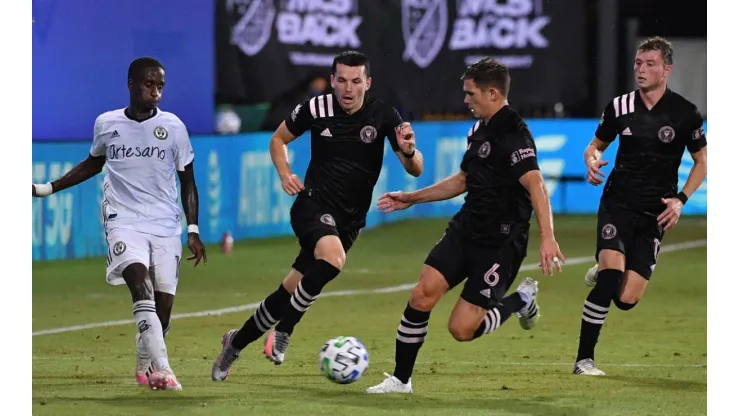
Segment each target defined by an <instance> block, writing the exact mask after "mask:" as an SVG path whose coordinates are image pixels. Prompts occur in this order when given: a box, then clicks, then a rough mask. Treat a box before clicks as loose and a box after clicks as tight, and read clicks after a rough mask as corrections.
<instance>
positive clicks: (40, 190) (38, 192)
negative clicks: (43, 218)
mask: <svg viewBox="0 0 740 416" xmlns="http://www.w3.org/2000/svg"><path fill="white" fill-rule="evenodd" d="M105 149H106V145H105V141H104V136H103V125H102V122H101V121H100V120H99V119H98V120H95V130H94V136H93V144H92V147H91V148H90V154H89V155H88V157H87V159H85V160H83V161H82V162H80V163H78V164H77V166H75V167H73V168H72V169H71V170H70V171H69V172H67V173H66V174H64V176H62V177H61V178H59V179H57V180H55V181H53V182H47V183H43V184H32V195H33V196H41V197H44V196H49V195H51V194H53V193H55V192H60V191H63V190H65V189H67V188H71V187H73V186H75V185H79V184H81V183H82V182H85V181H86V180H88V179H90V178H92V177H93V176H95V175H97V174H98V173H100V172H102V171H103V166H105Z"/></svg>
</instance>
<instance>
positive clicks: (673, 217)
mask: <svg viewBox="0 0 740 416" xmlns="http://www.w3.org/2000/svg"><path fill="white" fill-rule="evenodd" d="M660 202H662V203H663V204H664V205H665V206H666V208H665V210H664V211H663V212H662V213H661V214H660V215H659V216H658V225H660V226H661V227H663V230H670V229H671V228H673V227H675V226H676V224H678V219H679V218H680V217H681V210H682V209H683V202H681V200H680V199H678V198H661V200H660Z"/></svg>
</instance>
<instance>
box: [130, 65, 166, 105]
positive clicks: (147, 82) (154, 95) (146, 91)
mask: <svg viewBox="0 0 740 416" xmlns="http://www.w3.org/2000/svg"><path fill="white" fill-rule="evenodd" d="M128 90H129V94H130V97H131V104H132V105H135V106H137V107H138V108H140V109H142V110H152V109H154V108H156V107H157V105H159V102H160V101H161V100H162V91H163V90H164V66H163V65H162V63H161V62H159V61H158V60H156V59H154V58H149V57H142V58H136V59H134V60H133V61H132V62H131V65H129V67H128Z"/></svg>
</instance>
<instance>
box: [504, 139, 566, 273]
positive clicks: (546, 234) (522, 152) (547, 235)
mask: <svg viewBox="0 0 740 416" xmlns="http://www.w3.org/2000/svg"><path fill="white" fill-rule="evenodd" d="M510 140H511V141H510V142H509V143H511V144H512V145H513V146H512V147H511V148H510V149H511V150H512V153H511V155H510V156H509V157H508V163H509V170H510V172H511V173H512V175H513V176H514V177H515V178H519V183H520V184H522V186H523V187H524V188H525V189H526V190H527V192H529V197H530V199H531V200H532V208H533V209H534V215H535V217H537V223H538V224H539V228H540V267H541V268H542V272H543V273H545V274H547V275H552V264H553V262H555V264H556V267H557V269H558V271H561V267H560V262H561V261H562V262H565V256H564V255H563V253H562V252H561V251H560V247H559V246H558V243H557V241H556V240H555V225H554V221H553V218H552V206H551V205H550V197H549V196H548V194H547V186H545V179H544V178H543V177H542V172H540V167H539V164H538V163H537V150H536V149H535V145H534V142H533V141H532V140H531V139H530V138H524V137H515V138H510Z"/></svg>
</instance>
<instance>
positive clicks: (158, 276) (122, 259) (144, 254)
mask: <svg viewBox="0 0 740 416" xmlns="http://www.w3.org/2000/svg"><path fill="white" fill-rule="evenodd" d="M107 240H108V266H107V267H106V280H107V281H108V283H110V284H112V285H122V284H125V283H126V282H125V281H124V280H123V274H122V272H123V269H125V268H126V267H128V266H129V265H131V264H134V263H141V264H143V265H144V266H146V267H147V270H148V271H149V277H150V278H151V280H152V286H154V290H155V291H156V292H163V293H169V294H171V295H174V294H175V291H176V289H177V281H178V279H179V278H180V259H181V258H182V242H181V241H180V237H179V236H176V237H157V236H154V235H151V234H144V233H140V232H138V231H133V230H122V229H115V230H110V231H108V234H107Z"/></svg>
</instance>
